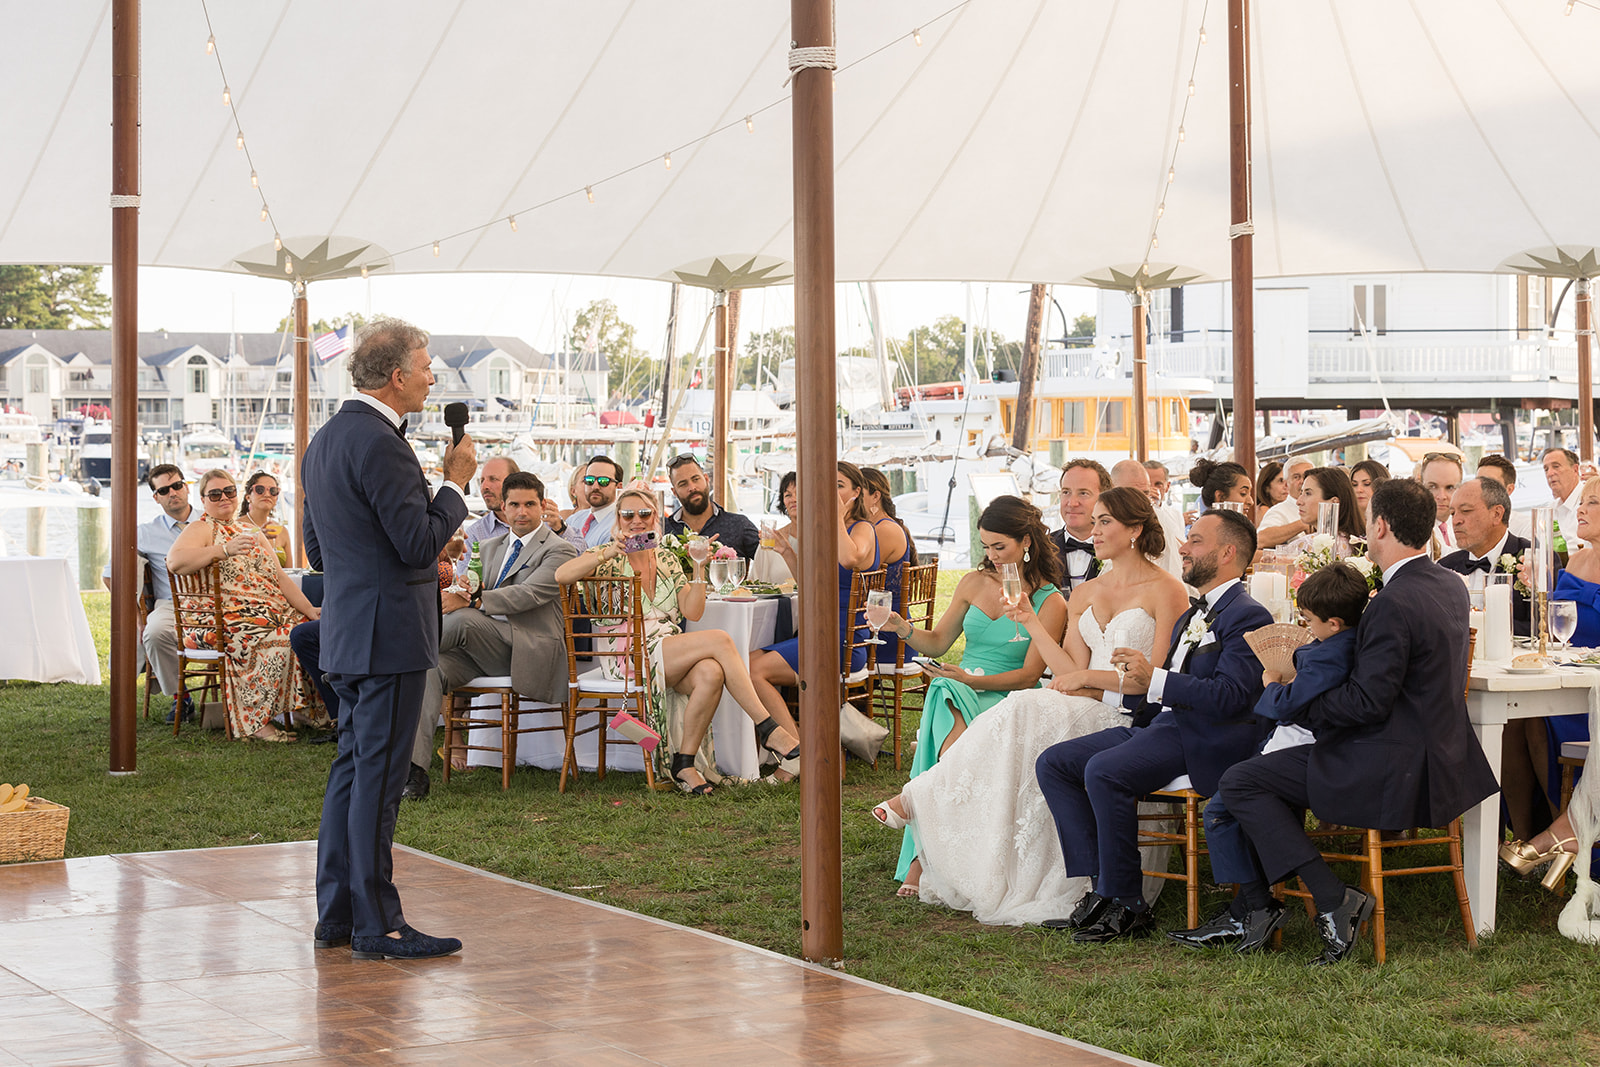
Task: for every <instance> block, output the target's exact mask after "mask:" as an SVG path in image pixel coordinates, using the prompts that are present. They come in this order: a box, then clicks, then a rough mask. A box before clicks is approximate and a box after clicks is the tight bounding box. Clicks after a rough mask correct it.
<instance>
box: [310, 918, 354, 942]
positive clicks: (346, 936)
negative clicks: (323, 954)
mask: <svg viewBox="0 0 1600 1067" xmlns="http://www.w3.org/2000/svg"><path fill="white" fill-rule="evenodd" d="M350 931H351V926H350V924H349V923H318V924H317V930H316V933H315V934H313V935H312V936H313V937H314V938H315V939H316V940H315V941H314V942H313V943H312V946H311V947H312V948H338V947H339V946H340V945H348V944H349V943H350Z"/></svg>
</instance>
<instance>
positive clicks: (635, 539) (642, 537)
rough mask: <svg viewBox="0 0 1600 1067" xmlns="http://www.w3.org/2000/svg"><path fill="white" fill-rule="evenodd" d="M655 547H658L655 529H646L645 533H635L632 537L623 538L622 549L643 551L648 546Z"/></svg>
mask: <svg viewBox="0 0 1600 1067" xmlns="http://www.w3.org/2000/svg"><path fill="white" fill-rule="evenodd" d="M654 547H656V532H655V531H654V530H646V531H645V532H644V533H641V534H634V535H633V536H631V537H624V538H623V539H622V550H623V551H624V552H643V551H644V550H645V549H647V548H654Z"/></svg>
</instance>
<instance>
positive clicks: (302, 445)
mask: <svg viewBox="0 0 1600 1067" xmlns="http://www.w3.org/2000/svg"><path fill="white" fill-rule="evenodd" d="M310 407H311V313H310V311H309V310H307V308H306V283H305V281H304V280H300V281H296V282H295V283H294V537H293V538H292V540H293V543H294V558H295V564H294V565H295V566H296V567H304V566H305V565H306V546H305V544H304V536H303V531H304V530H305V528H306V491H305V489H304V488H302V486H303V485H304V484H305V483H303V482H302V481H301V480H300V458H301V457H302V456H304V455H305V454H306V444H307V443H308V442H309V441H310V439H311V433H310V427H309V423H308V416H309V414H310V411H309V409H310Z"/></svg>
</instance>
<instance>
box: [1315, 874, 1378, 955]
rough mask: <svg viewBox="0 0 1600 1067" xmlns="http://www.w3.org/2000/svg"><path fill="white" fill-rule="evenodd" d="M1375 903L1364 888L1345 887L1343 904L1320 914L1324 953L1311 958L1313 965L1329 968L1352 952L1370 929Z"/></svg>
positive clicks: (1319, 930)
mask: <svg viewBox="0 0 1600 1067" xmlns="http://www.w3.org/2000/svg"><path fill="white" fill-rule="evenodd" d="M1373 904H1374V901H1373V899H1372V898H1371V897H1370V896H1368V895H1367V894H1365V893H1363V892H1361V890H1359V889H1353V888H1351V887H1350V886H1345V887H1344V899H1343V900H1342V901H1340V902H1339V906H1338V907H1337V908H1334V909H1333V910H1332V911H1325V912H1321V913H1320V914H1318V915H1317V918H1316V922H1315V923H1314V925H1315V926H1316V928H1317V934H1318V936H1320V937H1321V938H1322V954H1321V955H1320V956H1318V957H1317V958H1316V959H1314V960H1312V961H1311V966H1313V967H1325V966H1327V965H1329V964H1332V963H1338V962H1339V961H1340V960H1342V959H1344V958H1345V957H1346V956H1348V955H1350V953H1351V951H1352V950H1353V949H1354V948H1355V947H1356V942H1357V941H1359V940H1361V933H1362V931H1364V930H1365V929H1366V928H1367V920H1368V919H1370V918H1372V908H1373Z"/></svg>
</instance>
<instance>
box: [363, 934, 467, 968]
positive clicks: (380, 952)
mask: <svg viewBox="0 0 1600 1067" xmlns="http://www.w3.org/2000/svg"><path fill="white" fill-rule="evenodd" d="M460 951H461V942H460V941H459V940H458V939H456V938H454V937H429V936H428V935H427V934H425V933H423V932H422V931H421V930H418V929H416V928H415V927H412V926H402V927H401V928H400V936H399V937H388V936H385V935H382V934H380V935H379V936H377V937H354V938H351V939H350V958H351V959H353V960H431V959H434V958H436V957H439V956H448V955H450V954H451V953H453V952H460Z"/></svg>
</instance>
